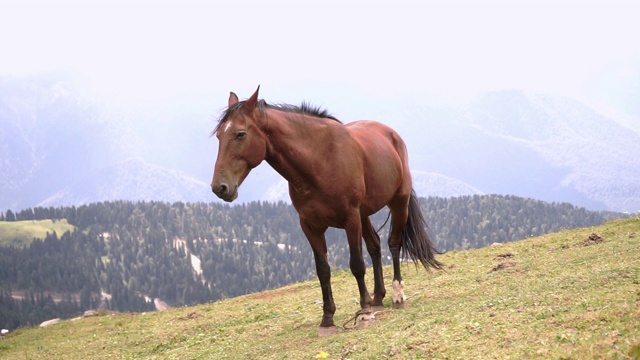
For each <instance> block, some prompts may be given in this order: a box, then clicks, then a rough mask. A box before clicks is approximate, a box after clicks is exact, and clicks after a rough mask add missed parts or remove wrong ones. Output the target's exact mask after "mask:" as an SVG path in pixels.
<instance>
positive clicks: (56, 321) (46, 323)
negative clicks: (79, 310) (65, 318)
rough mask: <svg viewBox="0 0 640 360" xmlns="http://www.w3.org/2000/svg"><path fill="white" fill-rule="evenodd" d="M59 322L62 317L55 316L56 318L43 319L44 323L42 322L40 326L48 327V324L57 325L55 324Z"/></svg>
mask: <svg viewBox="0 0 640 360" xmlns="http://www.w3.org/2000/svg"><path fill="white" fill-rule="evenodd" d="M59 322H60V318H55V319H51V320H47V321H43V322H42V324H40V327H47V326H51V325H55V324H57V323H59Z"/></svg>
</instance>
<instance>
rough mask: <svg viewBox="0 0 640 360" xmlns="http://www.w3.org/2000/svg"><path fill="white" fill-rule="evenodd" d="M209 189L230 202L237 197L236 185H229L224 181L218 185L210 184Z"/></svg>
mask: <svg viewBox="0 0 640 360" xmlns="http://www.w3.org/2000/svg"><path fill="white" fill-rule="evenodd" d="M211 191H213V193H214V194H216V196H217V197H219V198H220V199H222V200H224V201H226V202H232V201H233V200H235V199H236V198H238V185H235V186H231V187H230V186H229V185H227V184H225V183H222V184H218V185H214V184H211Z"/></svg>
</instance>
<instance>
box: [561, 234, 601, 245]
mask: <svg viewBox="0 0 640 360" xmlns="http://www.w3.org/2000/svg"><path fill="white" fill-rule="evenodd" d="M604 241H605V239H604V238H603V237H602V236H600V235H599V234H598V233H591V235H589V236H588V237H587V238H586V239H584V240H582V241H580V242H579V243H575V244H573V245H562V246H561V247H560V249H570V248H574V247H580V246H591V245H596V244H600V243H602V242H604Z"/></svg>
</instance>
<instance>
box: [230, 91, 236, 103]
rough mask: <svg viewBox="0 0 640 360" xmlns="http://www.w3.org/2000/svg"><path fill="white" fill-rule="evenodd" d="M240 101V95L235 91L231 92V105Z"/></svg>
mask: <svg viewBox="0 0 640 360" xmlns="http://www.w3.org/2000/svg"><path fill="white" fill-rule="evenodd" d="M237 103H238V95H236V93H234V92H233V91H232V92H230V93H229V107H231V106H233V105H235V104H237Z"/></svg>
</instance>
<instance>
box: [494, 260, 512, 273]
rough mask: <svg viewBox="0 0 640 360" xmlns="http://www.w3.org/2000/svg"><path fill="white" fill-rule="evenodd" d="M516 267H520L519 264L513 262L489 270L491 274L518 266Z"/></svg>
mask: <svg viewBox="0 0 640 360" xmlns="http://www.w3.org/2000/svg"><path fill="white" fill-rule="evenodd" d="M516 265H518V263H517V262H513V261H507V262H503V263H500V264H498V265H496V266H494V267H493V268H491V270H489V272H492V271H498V270H502V269H506V268H508V267H513V266H516Z"/></svg>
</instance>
